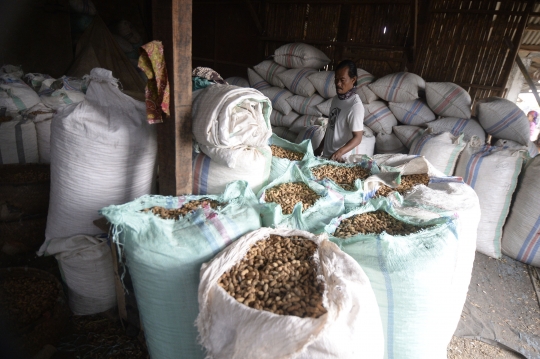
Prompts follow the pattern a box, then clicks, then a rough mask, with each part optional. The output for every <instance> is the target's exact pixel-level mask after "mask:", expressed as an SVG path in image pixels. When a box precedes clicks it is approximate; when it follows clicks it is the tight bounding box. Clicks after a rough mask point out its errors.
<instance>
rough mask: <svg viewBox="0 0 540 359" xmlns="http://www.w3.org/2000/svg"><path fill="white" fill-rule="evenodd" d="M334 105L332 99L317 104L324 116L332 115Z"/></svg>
mask: <svg viewBox="0 0 540 359" xmlns="http://www.w3.org/2000/svg"><path fill="white" fill-rule="evenodd" d="M331 107H332V99H328V100H326V101H324V102H321V103H320V104H318V105H317V110H319V112H320V113H321V114H323V115H324V116H330V108H331Z"/></svg>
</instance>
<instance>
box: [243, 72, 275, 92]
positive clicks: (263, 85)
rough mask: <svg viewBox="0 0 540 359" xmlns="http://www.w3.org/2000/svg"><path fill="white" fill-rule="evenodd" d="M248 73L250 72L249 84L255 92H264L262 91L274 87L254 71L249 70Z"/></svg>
mask: <svg viewBox="0 0 540 359" xmlns="http://www.w3.org/2000/svg"><path fill="white" fill-rule="evenodd" d="M247 72H248V79H249V84H250V85H251V87H253V88H254V89H255V90H258V91H262V90H265V89H269V88H270V87H272V85H270V84H269V83H268V82H267V81H266V80H265V79H263V78H262V77H261V76H260V75H259V74H258V73H257V72H255V71H254V70H252V69H248V70H247Z"/></svg>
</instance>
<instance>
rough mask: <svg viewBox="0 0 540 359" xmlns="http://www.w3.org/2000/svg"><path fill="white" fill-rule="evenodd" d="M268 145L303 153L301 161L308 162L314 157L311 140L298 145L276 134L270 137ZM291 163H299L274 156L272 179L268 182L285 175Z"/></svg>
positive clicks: (271, 171)
mask: <svg viewBox="0 0 540 359" xmlns="http://www.w3.org/2000/svg"><path fill="white" fill-rule="evenodd" d="M268 144H269V145H270V146H277V147H280V148H283V149H285V150H289V151H294V152H299V153H302V154H303V155H304V156H303V157H302V159H301V160H300V161H307V160H308V159H310V158H312V157H313V148H312V147H311V141H310V140H304V141H302V142H301V143H299V144H296V143H294V142H292V141H288V140H287V139H284V138H281V137H279V136H277V135H276V134H273V135H272V137H270V140H269V141H268ZM291 162H294V163H297V162H299V161H292V160H289V159H288V158H281V157H276V156H272V168H271V170H270V177H269V178H268V182H272V181H273V180H275V179H276V178H278V177H280V176H281V175H283V174H284V173H285V172H286V171H287V168H289V166H290V164H291Z"/></svg>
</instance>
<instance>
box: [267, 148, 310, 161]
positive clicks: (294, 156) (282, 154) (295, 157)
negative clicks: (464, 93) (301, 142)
mask: <svg viewBox="0 0 540 359" xmlns="http://www.w3.org/2000/svg"><path fill="white" fill-rule="evenodd" d="M270 148H271V149H272V156H274V157H279V158H286V159H288V160H291V161H302V159H303V158H304V156H305V154H303V153H301V152H296V151H292V150H287V149H285V148H283V147H279V146H276V145H271V146H270Z"/></svg>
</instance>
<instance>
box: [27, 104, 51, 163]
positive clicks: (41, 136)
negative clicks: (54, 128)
mask: <svg viewBox="0 0 540 359" xmlns="http://www.w3.org/2000/svg"><path fill="white" fill-rule="evenodd" d="M55 113H56V111H54V110H52V109H50V108H48V107H47V106H45V105H44V104H42V103H41V102H40V103H38V104H37V105H35V106H33V107H32V108H31V109H29V110H27V111H25V112H24V116H25V117H27V118H28V119H30V120H32V121H33V122H34V124H35V125H36V134H37V145H38V153H39V162H40V163H51V122H52V118H53V117H54V115H55Z"/></svg>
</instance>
